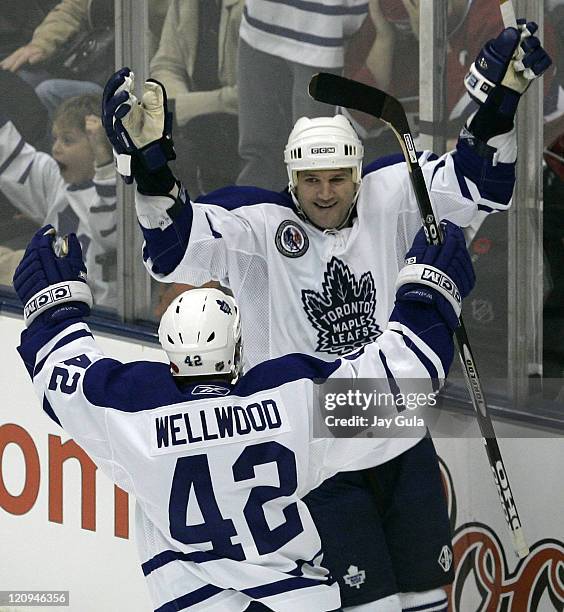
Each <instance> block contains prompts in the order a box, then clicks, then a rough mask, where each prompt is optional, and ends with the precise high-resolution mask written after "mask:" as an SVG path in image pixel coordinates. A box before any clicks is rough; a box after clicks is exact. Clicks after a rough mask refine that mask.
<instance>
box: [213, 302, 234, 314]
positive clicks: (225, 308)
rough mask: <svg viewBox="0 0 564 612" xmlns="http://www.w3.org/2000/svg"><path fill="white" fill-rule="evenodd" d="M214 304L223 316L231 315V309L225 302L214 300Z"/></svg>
mask: <svg viewBox="0 0 564 612" xmlns="http://www.w3.org/2000/svg"><path fill="white" fill-rule="evenodd" d="M216 302H217V304H218V306H219V309H220V310H221V312H224V313H225V314H228V315H230V314H231V308H230V306H229V304H228V303H227V302H226V301H225V300H216Z"/></svg>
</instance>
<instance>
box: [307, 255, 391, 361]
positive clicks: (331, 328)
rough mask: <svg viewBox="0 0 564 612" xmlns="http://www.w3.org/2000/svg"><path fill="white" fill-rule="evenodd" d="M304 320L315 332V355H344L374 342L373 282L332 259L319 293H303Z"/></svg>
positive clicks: (374, 304) (374, 303)
mask: <svg viewBox="0 0 564 612" xmlns="http://www.w3.org/2000/svg"><path fill="white" fill-rule="evenodd" d="M302 304H303V306H304V310H305V313H306V315H307V318H308V319H309V321H310V322H311V324H312V325H313V327H314V328H315V329H316V330H317V347H316V349H315V350H316V351H319V352H323V353H330V354H331V355H343V354H345V353H350V352H351V351H354V350H356V349H359V348H361V347H363V346H365V345H366V344H368V343H369V342H372V341H373V340H375V339H376V338H377V337H378V336H379V335H380V334H381V333H382V332H381V330H380V328H379V327H378V325H377V323H376V321H375V318H374V311H375V309H376V289H375V285H374V278H373V277H372V274H371V273H370V272H365V273H364V274H363V275H362V276H361V277H360V281H357V280H356V278H355V276H354V274H353V273H352V272H351V271H350V269H349V268H348V266H347V265H345V264H344V263H343V262H342V261H340V260H339V259H337V258H336V257H333V259H331V261H330V262H329V264H328V265H327V270H326V272H325V274H324V277H323V285H322V291H321V292H317V291H311V290H309V289H304V290H303V291H302Z"/></svg>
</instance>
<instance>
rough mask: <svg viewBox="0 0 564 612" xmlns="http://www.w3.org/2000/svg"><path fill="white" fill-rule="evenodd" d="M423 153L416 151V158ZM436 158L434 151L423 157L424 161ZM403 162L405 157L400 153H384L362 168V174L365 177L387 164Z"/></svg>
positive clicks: (385, 166)
mask: <svg viewBox="0 0 564 612" xmlns="http://www.w3.org/2000/svg"><path fill="white" fill-rule="evenodd" d="M421 155H423V151H417V158H418V159H419V158H420V157H421ZM436 159H438V157H437V155H435V153H431V154H430V155H427V156H426V158H425V161H426V162H429V161H434V160H436ZM403 163H405V157H404V156H403V154H402V153H394V154H393V155H385V156H384V157H379V158H378V159H375V160H374V161H372V162H370V163H369V164H368V165H367V166H365V167H364V168H363V169H362V176H363V177H365V176H367V175H368V174H371V173H372V172H376V171H377V170H382V169H383V168H388V167H389V166H395V165H397V164H403Z"/></svg>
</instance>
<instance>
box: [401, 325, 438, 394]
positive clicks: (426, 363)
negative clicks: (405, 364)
mask: <svg viewBox="0 0 564 612" xmlns="http://www.w3.org/2000/svg"><path fill="white" fill-rule="evenodd" d="M394 331H395V332H397V333H398V334H400V336H402V337H403V340H404V342H405V346H407V348H409V349H411V351H413V353H414V354H415V356H416V357H417V359H419V361H420V362H421V363H422V364H423V367H424V368H425V369H426V370H427V372H428V373H429V377H430V378H431V380H432V381H433V390H434V391H438V390H439V373H438V372H437V368H436V367H435V366H434V365H433V362H432V361H431V360H430V359H429V358H428V357H427V355H425V353H423V351H421V349H419V348H418V347H417V346H415V344H414V342H413V340H411V339H410V338H409V337H408V336H406V335H405V334H404V333H403V332H401V331H399V330H394ZM443 366H444V364H443ZM443 369H444V367H443ZM447 369H448V368H447ZM445 372H446V370H445Z"/></svg>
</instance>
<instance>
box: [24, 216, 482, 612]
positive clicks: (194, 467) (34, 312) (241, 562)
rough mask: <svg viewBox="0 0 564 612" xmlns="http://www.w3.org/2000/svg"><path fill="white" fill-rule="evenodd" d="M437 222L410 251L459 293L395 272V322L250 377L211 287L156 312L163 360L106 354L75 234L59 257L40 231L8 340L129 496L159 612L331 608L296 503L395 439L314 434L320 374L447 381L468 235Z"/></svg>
mask: <svg viewBox="0 0 564 612" xmlns="http://www.w3.org/2000/svg"><path fill="white" fill-rule="evenodd" d="M444 229H445V238H446V239H445V243H444V245H443V246H441V247H430V246H427V244H426V241H425V236H424V234H423V230H420V232H419V233H418V235H417V236H416V238H415V241H414V244H413V247H412V249H411V251H410V252H409V253H408V257H411V258H413V259H421V260H425V261H426V262H427V267H430V268H431V269H432V270H433V271H434V272H435V273H437V274H440V275H441V276H443V277H444V278H445V279H446V280H447V281H448V282H450V283H451V284H452V285H453V286H454V287H455V291H454V295H447V296H441V299H438V300H436V301H433V300H434V298H436V297H438V296H439V295H440V293H439V292H438V291H437V290H436V289H433V288H431V287H429V286H427V285H425V284H420V283H419V282H417V281H415V282H413V279H412V275H410V274H400V276H399V277H398V291H397V303H396V306H395V307H394V310H393V311H392V313H391V316H390V323H389V327H388V328H387V329H385V330H383V332H382V333H381V335H380V336H379V337H378V338H377V339H376V340H374V342H371V343H369V344H367V345H366V346H365V347H364V348H362V349H360V350H359V351H357V352H356V353H355V354H353V355H349V356H347V357H346V358H343V359H341V358H339V359H336V360H335V361H329V362H328V361H324V360H321V359H318V358H317V357H313V356H310V355H306V354H300V353H294V354H291V355H286V356H283V357H279V358H278V359H274V360H270V361H266V362H264V363H262V364H259V365H257V366H255V367H254V368H252V369H251V370H250V371H249V372H247V373H245V374H242V371H241V370H242V363H243V362H242V353H243V351H242V343H241V320H240V316H239V309H238V307H237V304H236V302H235V300H234V299H233V298H232V297H230V296H228V295H226V294H225V293H223V292H222V291H220V290H218V289H194V290H191V291H187V292H185V293H183V294H181V295H180V296H178V297H177V298H176V299H175V300H174V301H173V302H172V303H171V304H170V306H169V307H168V309H167V310H166V312H165V314H164V315H163V317H162V319H161V322H160V327H159V340H160V342H161V344H162V346H163V348H164V350H165V351H166V353H167V356H168V358H169V360H170V367H169V366H168V365H167V364H165V363H158V362H149V361H135V362H132V363H120V362H119V361H116V360H115V359H111V358H109V357H106V356H105V355H104V354H103V353H102V352H101V351H100V349H99V348H98V346H97V344H96V342H95V341H94V338H93V337H92V334H91V332H90V330H89V328H88V326H87V324H86V323H85V321H84V318H85V317H86V316H87V315H88V314H89V312H90V307H91V306H92V294H91V292H90V288H89V287H88V284H87V282H86V268H85V266H84V261H83V257H82V251H81V247H80V243H79V242H78V239H77V237H76V235H75V234H71V235H70V236H69V237H68V240H67V242H66V245H67V247H66V249H64V250H63V252H66V255H64V256H61V257H58V256H57V255H55V252H54V251H55V248H54V240H55V230H54V229H53V227H52V226H45V227H44V228H42V229H41V230H39V231H38V232H37V233H36V235H35V236H34V237H33V239H32V240H31V242H30V244H29V246H28V248H27V250H26V252H25V255H24V257H23V259H22V261H21V263H20V265H19V266H18V268H17V269H16V273H15V275H14V287H15V289H16V291H17V293H18V296H19V297H20V299H21V301H22V304H23V305H24V318H25V322H26V326H27V329H25V330H24V331H23V332H22V336H21V345H20V347H19V348H18V351H19V353H20V355H21V357H22V359H23V361H24V363H25V365H26V367H27V369H28V371H29V374H30V376H31V378H32V380H33V383H34V386H35V390H36V392H37V395H38V396H39V399H40V401H41V404H42V406H43V408H44V410H45V412H46V413H47V414H48V415H49V416H50V417H51V418H52V419H53V420H54V421H55V422H56V423H58V424H59V425H61V426H62V427H63V428H64V429H65V430H66V431H67V433H69V434H70V435H71V436H72V437H73V439H74V440H75V441H76V442H77V443H78V444H79V445H80V446H81V447H82V448H83V449H84V450H85V451H86V452H87V453H88V454H89V455H90V457H91V458H92V459H93V460H94V461H95V463H96V464H97V465H98V467H99V468H100V469H101V470H102V471H104V472H105V474H106V475H107V476H109V478H111V479H112V480H113V481H114V482H115V483H116V484H117V485H119V486H120V487H122V488H123V489H124V490H126V491H128V492H129V493H131V494H133V495H135V497H136V500H137V509H136V529H137V534H136V541H137V545H138V550H139V556H140V560H141V563H142V570H143V573H144V575H145V576H146V578H147V584H148V587H149V591H150V593H151V597H152V600H153V605H154V608H155V610H159V611H164V610H185V609H190V610H194V611H199V610H212V611H213V610H217V611H225V612H227V611H233V612H242V611H243V610H247V609H249V610H260V609H263V610H264V609H269V610H275V611H281V612H282V611H290V610H291V611H292V612H312V611H314V610H315V611H318V612H323V611H324V610H336V609H338V608H339V606H340V594H339V588H338V584H337V583H336V582H335V581H334V580H332V579H331V578H330V577H329V576H328V571H327V570H326V569H325V567H324V566H323V564H322V559H323V549H322V543H321V541H320V538H319V535H318V532H317V529H316V527H315V525H314V523H313V521H312V517H311V515H310V513H309V511H308V509H307V506H306V505H305V503H304V502H303V501H301V498H302V497H303V496H304V495H305V494H306V493H307V492H308V491H310V490H311V489H312V488H314V487H316V486H317V485H319V484H320V483H321V482H322V481H323V480H325V479H326V478H328V477H330V476H332V475H333V474H335V473H336V472H337V471H339V470H341V471H342V470H345V471H346V470H359V469H363V468H367V467H370V466H373V465H377V464H379V463H380V462H381V461H382V458H383V457H386V456H387V455H388V454H389V450H388V448H389V447H390V446H391V445H392V444H393V441H392V440H390V439H389V438H374V439H370V438H365V439H347V438H344V439H342V438H341V439H335V438H313V434H312V421H313V416H314V410H315V409H316V405H315V399H314V392H313V388H314V384H319V382H320V381H323V380H330V381H335V380H339V379H340V380H342V381H343V384H345V383H346V381H348V380H353V379H355V378H371V379H375V380H376V379H377V380H379V381H380V386H381V389H380V390H381V391H382V392H386V391H388V390H389V388H388V385H387V382H386V376H387V374H388V373H389V375H391V376H395V377H397V378H398V380H399V378H400V377H412V378H422V379H423V381H422V387H423V388H426V389H429V390H430V389H432V388H433V386H432V385H433V383H434V382H436V381H431V380H429V373H428V371H427V369H426V367H425V364H426V362H427V361H429V360H430V361H432V362H433V363H436V364H437V367H438V369H439V371H438V372H437V376H438V377H439V378H440V379H444V377H445V376H446V374H447V372H448V369H449V367H450V364H451V362H452V357H453V352H454V348H453V342H452V335H453V327H454V325H455V324H456V321H457V316H458V313H459V311H460V302H459V300H458V299H456V297H455V295H456V296H458V295H459V294H460V296H462V297H465V296H466V295H467V294H468V293H469V292H470V290H471V289H472V287H473V285H474V274H473V269H472V263H471V261H470V256H469V254H468V252H467V250H466V245H465V243H464V237H463V234H462V231H461V230H460V228H458V227H457V226H455V225H454V224H451V223H445V226H444ZM412 267H413V265H411V266H409V265H408V266H406V269H409V268H412ZM456 288H458V289H456ZM46 296H48V297H49V299H46ZM413 342H416V343H417V345H418V347H419V349H418V351H417V352H415V351H414V350H413V349H412V347H411V345H412V343H413ZM314 380H315V381H316V382H315V383H314ZM400 384H401V381H400ZM400 442H401V441H400ZM403 443H404V444H405V441H403ZM196 508H197V509H196ZM195 517H197V518H195ZM200 517H201V518H200ZM257 602H262V603H257ZM264 606H266V608H265V607H264Z"/></svg>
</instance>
